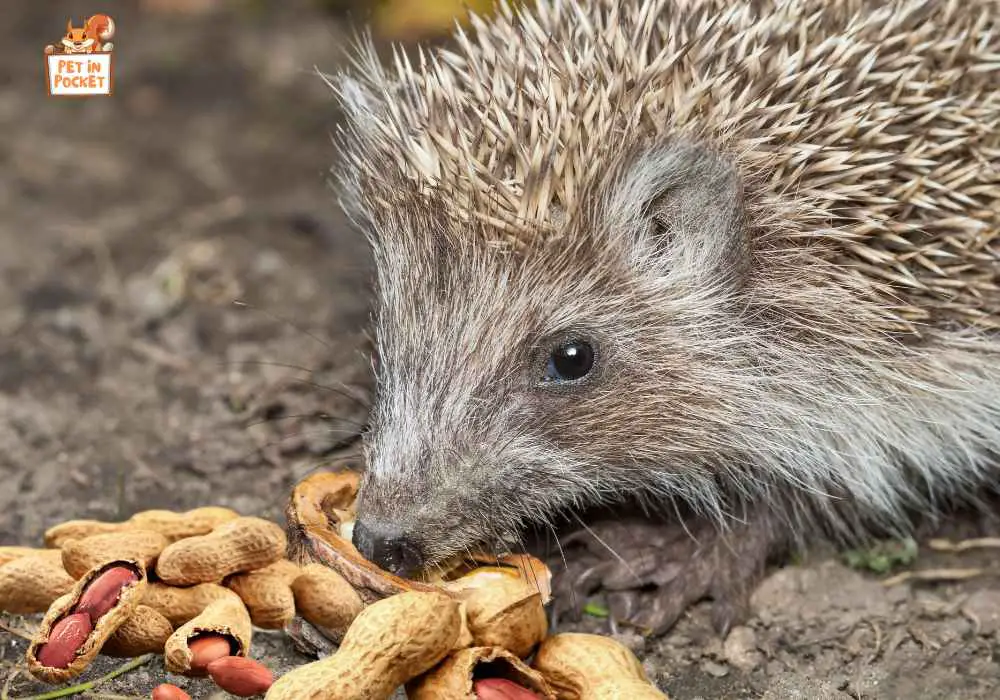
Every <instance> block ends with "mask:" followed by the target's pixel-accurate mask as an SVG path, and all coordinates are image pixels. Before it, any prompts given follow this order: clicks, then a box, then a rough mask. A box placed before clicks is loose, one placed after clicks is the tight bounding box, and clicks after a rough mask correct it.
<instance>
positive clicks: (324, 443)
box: [0, 0, 1000, 700]
mask: <svg viewBox="0 0 1000 700" xmlns="http://www.w3.org/2000/svg"><path fill="white" fill-rule="evenodd" d="M218 6H219V7H220V9H219V10H218V11H217V12H213V13H210V14H207V15H179V16H168V15H160V14H152V13H150V12H146V11H140V9H139V8H138V7H137V5H136V3H133V2H112V3H105V4H104V5H103V6H101V7H98V6H97V5H93V6H91V5H90V4H89V3H82V2H68V1H60V2H42V1H40V0H33V1H32V2H20V3H7V5H6V6H5V8H4V10H5V21H4V22H3V25H4V30H3V36H4V40H3V42H2V44H0V47H2V48H0V59H2V66H3V67H2V69H0V125H2V127H3V132H2V133H3V134H4V136H3V138H0V162H2V167H0V483H2V484H3V485H4V486H3V488H2V490H0V544H29V543H38V542H39V541H40V536H41V534H42V532H43V531H44V530H45V528H46V527H48V526H50V525H52V524H54V523H56V522H60V521H63V520H66V519H70V518H99V519H119V518H123V517H127V516H128V515H130V514H131V513H133V512H135V511H138V510H143V509H147V508H171V509H187V508H191V507H196V506H199V505H205V504H219V505H225V506H229V507H232V508H234V509H236V510H238V511H240V512H242V513H246V514H257V515H263V516H266V517H270V518H273V519H275V520H279V521H281V520H282V514H281V509H282V508H283V506H284V502H285V499H286V497H287V494H288V491H289V489H290V487H291V485H292V484H293V483H295V482H296V481H297V480H298V479H299V478H301V477H302V476H304V475H305V474H307V473H308V472H309V471H310V470H312V469H315V468H317V467H318V466H321V465H322V464H323V463H325V462H328V461H330V460H332V459H334V458H336V457H337V456H338V455H340V454H347V453H350V451H351V450H352V449H354V448H353V447H352V446H351V445H350V444H348V442H347V441H348V440H349V439H350V437H351V436H352V435H354V434H355V433H356V432H357V429H358V426H359V425H360V424H362V423H363V421H364V419H365V410H366V409H365V403H364V400H363V397H365V396H366V395H367V392H368V378H367V372H366V366H365V363H366V360H365V356H364V353H363V337H362V335H361V330H362V328H363V325H364V322H365V320H366V316H367V298H368V296H367V291H368V287H367V285H368V269H369V260H368V257H367V252H366V250H365V248H364V245H363V242H362V240H361V239H360V237H359V236H357V235H356V234H354V233H353V232H352V231H350V229H349V228H348V226H347V225H346V223H345V221H344V219H343V217H342V216H341V214H340V213H339V212H338V209H337V207H336V205H335V196H334V193H332V192H331V190H330V188H329V186H328V184H327V177H328V171H329V168H330V167H331V164H334V165H333V167H337V166H336V164H335V163H336V152H335V148H334V146H333V145H332V143H331V139H330V133H331V132H332V130H333V129H334V127H335V124H336V121H337V116H338V115H337V108H336V105H335V104H334V101H333V99H332V96H331V94H330V92H329V90H328V89H327V88H326V86H324V84H323V83H322V81H321V80H320V79H319V78H318V77H317V75H316V73H315V72H314V66H318V67H321V68H323V69H327V70H329V69H333V68H335V67H336V66H337V65H338V63H339V62H340V61H341V60H342V54H341V51H342V49H343V48H344V47H345V45H346V36H347V35H346V31H347V29H346V27H345V25H344V23H343V21H342V20H341V19H340V18H338V17H335V16H333V15H331V14H329V13H328V12H325V11H323V10H322V9H321V8H320V7H318V4H317V3H315V2H308V1H307V0H293V1H291V2H284V3H279V2H277V1H273V2H265V1H263V0H257V1H255V2H249V1H248V2H243V3H236V4H224V3H221V2H220V3H218ZM97 11H105V12H109V13H111V14H112V15H113V16H114V17H115V19H116V20H117V21H118V25H119V37H118V38H117V40H116V42H115V43H116V52H117V58H116V61H117V64H116V71H117V84H116V88H115V93H116V94H115V95H114V96H113V97H111V98H93V99H85V100H66V99H63V100H60V99H52V98H48V97H46V96H45V92H44V87H43V86H44V79H43V62H42V47H43V46H44V45H45V44H46V43H50V42H54V41H56V40H57V39H58V38H59V36H60V35H61V33H62V30H63V27H64V25H65V22H66V17H67V16H68V15H70V14H72V15H74V16H75V17H76V18H77V19H78V20H79V19H82V16H84V15H85V14H86V13H93V12H97ZM235 300H241V301H243V302H244V305H238V304H234V301H235ZM356 397H362V400H359V398H356ZM951 527H952V530H953V534H958V535H967V534H971V533H975V534H981V531H982V529H981V528H979V526H978V525H975V524H968V523H963V524H961V525H960V526H956V525H952V526H951ZM993 534H996V531H994V532H993ZM995 560H996V557H995V556H991V555H990V552H989V551H987V552H986V553H982V552H980V553H975V552H972V553H966V554H961V555H957V554H951V555H941V554H935V555H931V554H929V553H928V552H927V551H926V549H922V550H921V554H920V557H919V558H918V560H917V563H916V567H917V568H930V567H934V566H937V567H972V566H981V565H983V566H989V565H990V562H991V561H995ZM838 562H839V559H838V558H837V556H836V553H832V552H828V551H825V550H824V551H820V552H816V553H814V554H813V555H812V556H810V558H809V559H807V560H805V561H802V562H799V563H798V564H797V565H795V566H789V567H786V568H783V569H780V570H777V571H775V572H773V573H772V574H770V575H769V576H768V578H767V579H766V580H765V582H764V583H763V585H761V587H760V588H759V589H758V591H757V592H756V594H755V596H754V615H753V617H752V619H751V620H750V621H749V622H748V623H747V624H746V625H745V626H742V627H739V628H737V629H736V630H734V631H733V632H732V633H731V634H729V636H728V637H726V638H725V639H720V638H719V637H717V636H716V635H715V634H714V633H713V632H712V631H711V627H710V625H709V623H708V614H707V608H706V607H699V608H696V609H694V610H692V611H691V613H690V614H689V615H688V616H686V617H685V618H684V619H682V620H681V622H680V623H679V624H678V626H677V627H676V628H675V629H674V630H673V631H672V632H671V633H670V634H669V635H667V636H666V637H664V638H662V639H659V640H647V639H643V638H642V637H640V636H639V635H638V634H636V633H635V632H632V631H624V632H621V633H620V634H619V637H620V638H621V639H623V640H624V641H625V642H626V643H628V644H629V645H630V646H632V647H633V648H634V649H635V650H636V652H637V653H638V655H639V656H640V658H641V659H643V661H644V663H645V665H646V668H647V670H648V672H649V674H650V676H651V678H652V679H654V680H655V682H656V683H657V684H658V685H659V686H660V687H661V688H663V689H665V690H666V691H668V692H669V694H670V696H671V698H674V699H675V700H696V699H697V698H703V699H709V698H769V699H772V700H779V699H781V700H785V699H792V698H803V699H806V698H808V699H813V698H817V699H819V698H849V697H850V698H867V699H875V698H878V699H880V700H881V699H890V698H899V699H903V698H906V699H909V698H926V699H928V700H932V699H935V698H942V699H944V698H949V699H955V700H958V699H964V698H969V699H972V698H995V697H1000V663H998V659H997V656H998V653H1000V585H998V580H997V578H996V577H995V576H994V577H980V578H976V579H974V580H972V581H969V582H965V583H955V584H940V583H930V584H922V585H919V586H917V585H910V584H903V585H899V586H895V587H886V586H883V585H882V584H881V583H880V582H879V581H878V580H877V579H876V577H874V576H871V575H865V574H862V573H858V572H857V571H854V570H852V569H850V568H847V567H846V566H844V565H843V564H841V563H838ZM36 621H37V618H27V619H24V618H15V617H11V616H3V617H2V618H0V622H2V623H3V626H4V628H6V631H3V632H0V692H2V696H0V697H2V698H4V699H6V698H25V697H29V696H32V695H33V694H37V693H42V692H44V691H45V690H46V689H45V688H43V687H42V686H40V685H39V684H36V683H33V682H32V681H31V679H30V678H28V677H27V675H26V673H25V672H24V671H23V668H22V666H21V659H22V656H23V650H24V642H23V640H22V639H21V638H20V637H19V636H18V633H19V632H20V633H23V631H24V630H26V629H30V627H31V626H32V625H33V624H34V623H35V622H36ZM574 627H575V628H584V629H593V630H601V631H606V630H607V621H606V620H601V619H599V618H593V617H591V618H585V621H584V622H582V623H579V624H577V625H575V626H574ZM254 656H256V657H257V658H260V659H263V660H264V661H265V662H266V663H267V664H268V665H269V666H271V667H272V668H273V669H274V670H275V671H276V672H277V673H281V672H283V671H284V670H286V669H287V668H289V667H291V666H294V665H297V664H300V663H303V662H305V661H306V660H307V657H306V656H303V655H302V654H300V653H298V652H297V651H296V650H295V648H294V647H293V646H292V645H291V644H290V643H289V641H288V639H287V637H286V636H285V635H283V634H281V633H266V634H260V635H258V636H257V637H256V642H255V649H254ZM121 663H122V662H121V661H120V660H109V659H103V660H101V661H100V662H99V663H98V664H97V665H96V666H95V668H94V669H93V670H91V671H90V672H88V674H87V675H86V676H85V677H84V680H86V679H91V678H96V677H98V676H99V675H101V674H102V673H105V672H108V671H109V670H112V669H114V668H116V667H117V666H119V665H120V664H121ZM165 677H166V673H165V671H164V670H163V667H162V662H161V661H160V660H159V659H155V660H153V661H152V662H150V663H148V664H146V665H144V666H142V667H140V668H138V669H137V670H133V671H131V672H129V673H126V674H124V675H123V676H121V677H119V678H117V679H115V680H113V681H110V682H107V683H103V684H101V685H100V686H99V688H98V689H97V690H96V691H93V692H92V693H90V695H88V696H89V697H105V698H123V697H143V696H145V697H148V694H149V692H150V690H151V689H152V688H153V687H154V686H155V685H156V684H157V683H158V682H161V681H163V680H164V679H165ZM170 680H172V681H174V682H177V683H179V684H180V685H183V686H185V687H187V688H188V689H189V691H190V692H191V693H192V695H193V696H195V697H206V698H207V697H226V696H225V694H223V693H220V692H219V691H215V690H213V689H212V688H211V687H210V685H209V684H206V683H204V682H195V681H188V680H186V679H179V678H176V677H172V678H171V679H170Z"/></svg>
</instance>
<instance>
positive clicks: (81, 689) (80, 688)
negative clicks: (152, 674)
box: [12, 654, 155, 700]
mask: <svg viewBox="0 0 1000 700" xmlns="http://www.w3.org/2000/svg"><path fill="white" fill-rule="evenodd" d="M153 656H155V655H154V654H145V655H144V656H140V657H138V658H135V659H132V660H131V661H129V662H128V663H126V664H122V665H121V666H119V667H118V668H116V669H115V670H114V671H111V672H110V673H108V674H105V675H103V676H101V677H100V678H98V679H97V680H93V681H87V682H86V683H78V684H77V685H72V686H70V687H68V688H60V689H59V690H53V691H52V692H49V693H42V694H41V695H30V696H27V697H23V698H13V699H12V700H55V699H56V698H68V697H72V696H73V695H76V694H77V693H80V694H82V693H85V692H86V691H88V690H93V689H94V688H96V687H97V686H98V685H100V684H101V683H106V682H107V681H110V680H111V679H113V678H117V677H118V676H121V675H123V674H125V673H128V672H129V671H132V670H134V669H137V668H139V667H140V666H142V665H143V664H146V663H149V661H150V660H151V659H152V658H153Z"/></svg>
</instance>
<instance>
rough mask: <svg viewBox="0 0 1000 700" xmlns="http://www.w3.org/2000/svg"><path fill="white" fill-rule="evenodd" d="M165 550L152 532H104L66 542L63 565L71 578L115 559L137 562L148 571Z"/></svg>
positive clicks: (163, 539) (163, 541)
mask: <svg viewBox="0 0 1000 700" xmlns="http://www.w3.org/2000/svg"><path fill="white" fill-rule="evenodd" d="M166 546H167V538H166V537H164V536H163V535H161V534H160V533H158V532H155V531H154V530H130V531H128V532H107V533H104V534H102V535H92V536H91V537H85V538H83V539H80V540H68V541H67V542H65V543H64V544H63V546H62V563H63V568H64V569H66V573H68V574H69V575H70V576H72V577H73V578H79V577H80V576H83V574H84V573H85V572H87V571H90V570H91V569H93V568H94V567H95V566H99V565H101V564H104V563H105V562H109V561H112V560H114V559H136V560H138V561H141V562H142V565H143V566H144V567H146V569H147V570H148V569H151V568H152V566H153V563H154V562H155V561H156V557H157V556H159V554H160V552H162V551H163V548H164V547H166Z"/></svg>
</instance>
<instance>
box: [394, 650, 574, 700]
mask: <svg viewBox="0 0 1000 700" xmlns="http://www.w3.org/2000/svg"><path fill="white" fill-rule="evenodd" d="M511 686H513V687H511ZM503 691H506V692H507V695H501V694H500V693H501V692H503ZM517 692H520V695H518V694H516V693H517ZM490 693H492V695H490ZM406 697H408V698H409V699H410V700H438V699H439V698H474V697H479V698H483V699H484V700H485V699H487V698H493V699H494V700H501V699H503V698H509V699H510V700H529V698H530V699H532V700H535V699H537V700H555V697H556V696H555V693H553V692H552V689H551V688H549V686H548V684H547V683H546V682H545V679H544V678H542V675H541V674H540V673H538V671H535V670H534V669H531V668H529V667H528V666H527V664H525V663H524V662H523V661H521V660H520V659H519V658H517V657H516V656H514V655H513V654H511V653H510V652H509V651H507V650H506V649H501V648H499V647H472V648H469V649H461V650H459V651H456V652H455V653H453V654H452V655H451V656H449V657H448V658H447V659H445V660H444V661H443V662H441V663H440V664H438V665H437V666H436V667H435V668H434V669H432V670H431V671H430V672H428V673H426V674H424V675H423V676H420V677H419V678H417V679H415V680H413V681H412V682H411V683H409V684H407V686H406Z"/></svg>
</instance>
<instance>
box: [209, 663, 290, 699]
mask: <svg viewBox="0 0 1000 700" xmlns="http://www.w3.org/2000/svg"><path fill="white" fill-rule="evenodd" d="M208 675H210V676H211V677H212V680H213V681H215V684H216V685H217V686H219V687H220V688H222V689H223V690H225V691H227V692H229V693H232V694H233V695H237V696H239V697H241V698H249V697H251V696H254V695H260V694H261V693H264V692H266V691H267V689H268V688H270V687H271V685H272V684H273V683H274V675H273V674H272V673H271V670H270V669H269V668H267V666H264V665H263V664H259V663H257V662H256V661H254V660H253V659H245V658H243V657H242V656H224V657H222V658H221V659H216V660H215V661H213V662H212V663H210V664H209V665H208Z"/></svg>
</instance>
